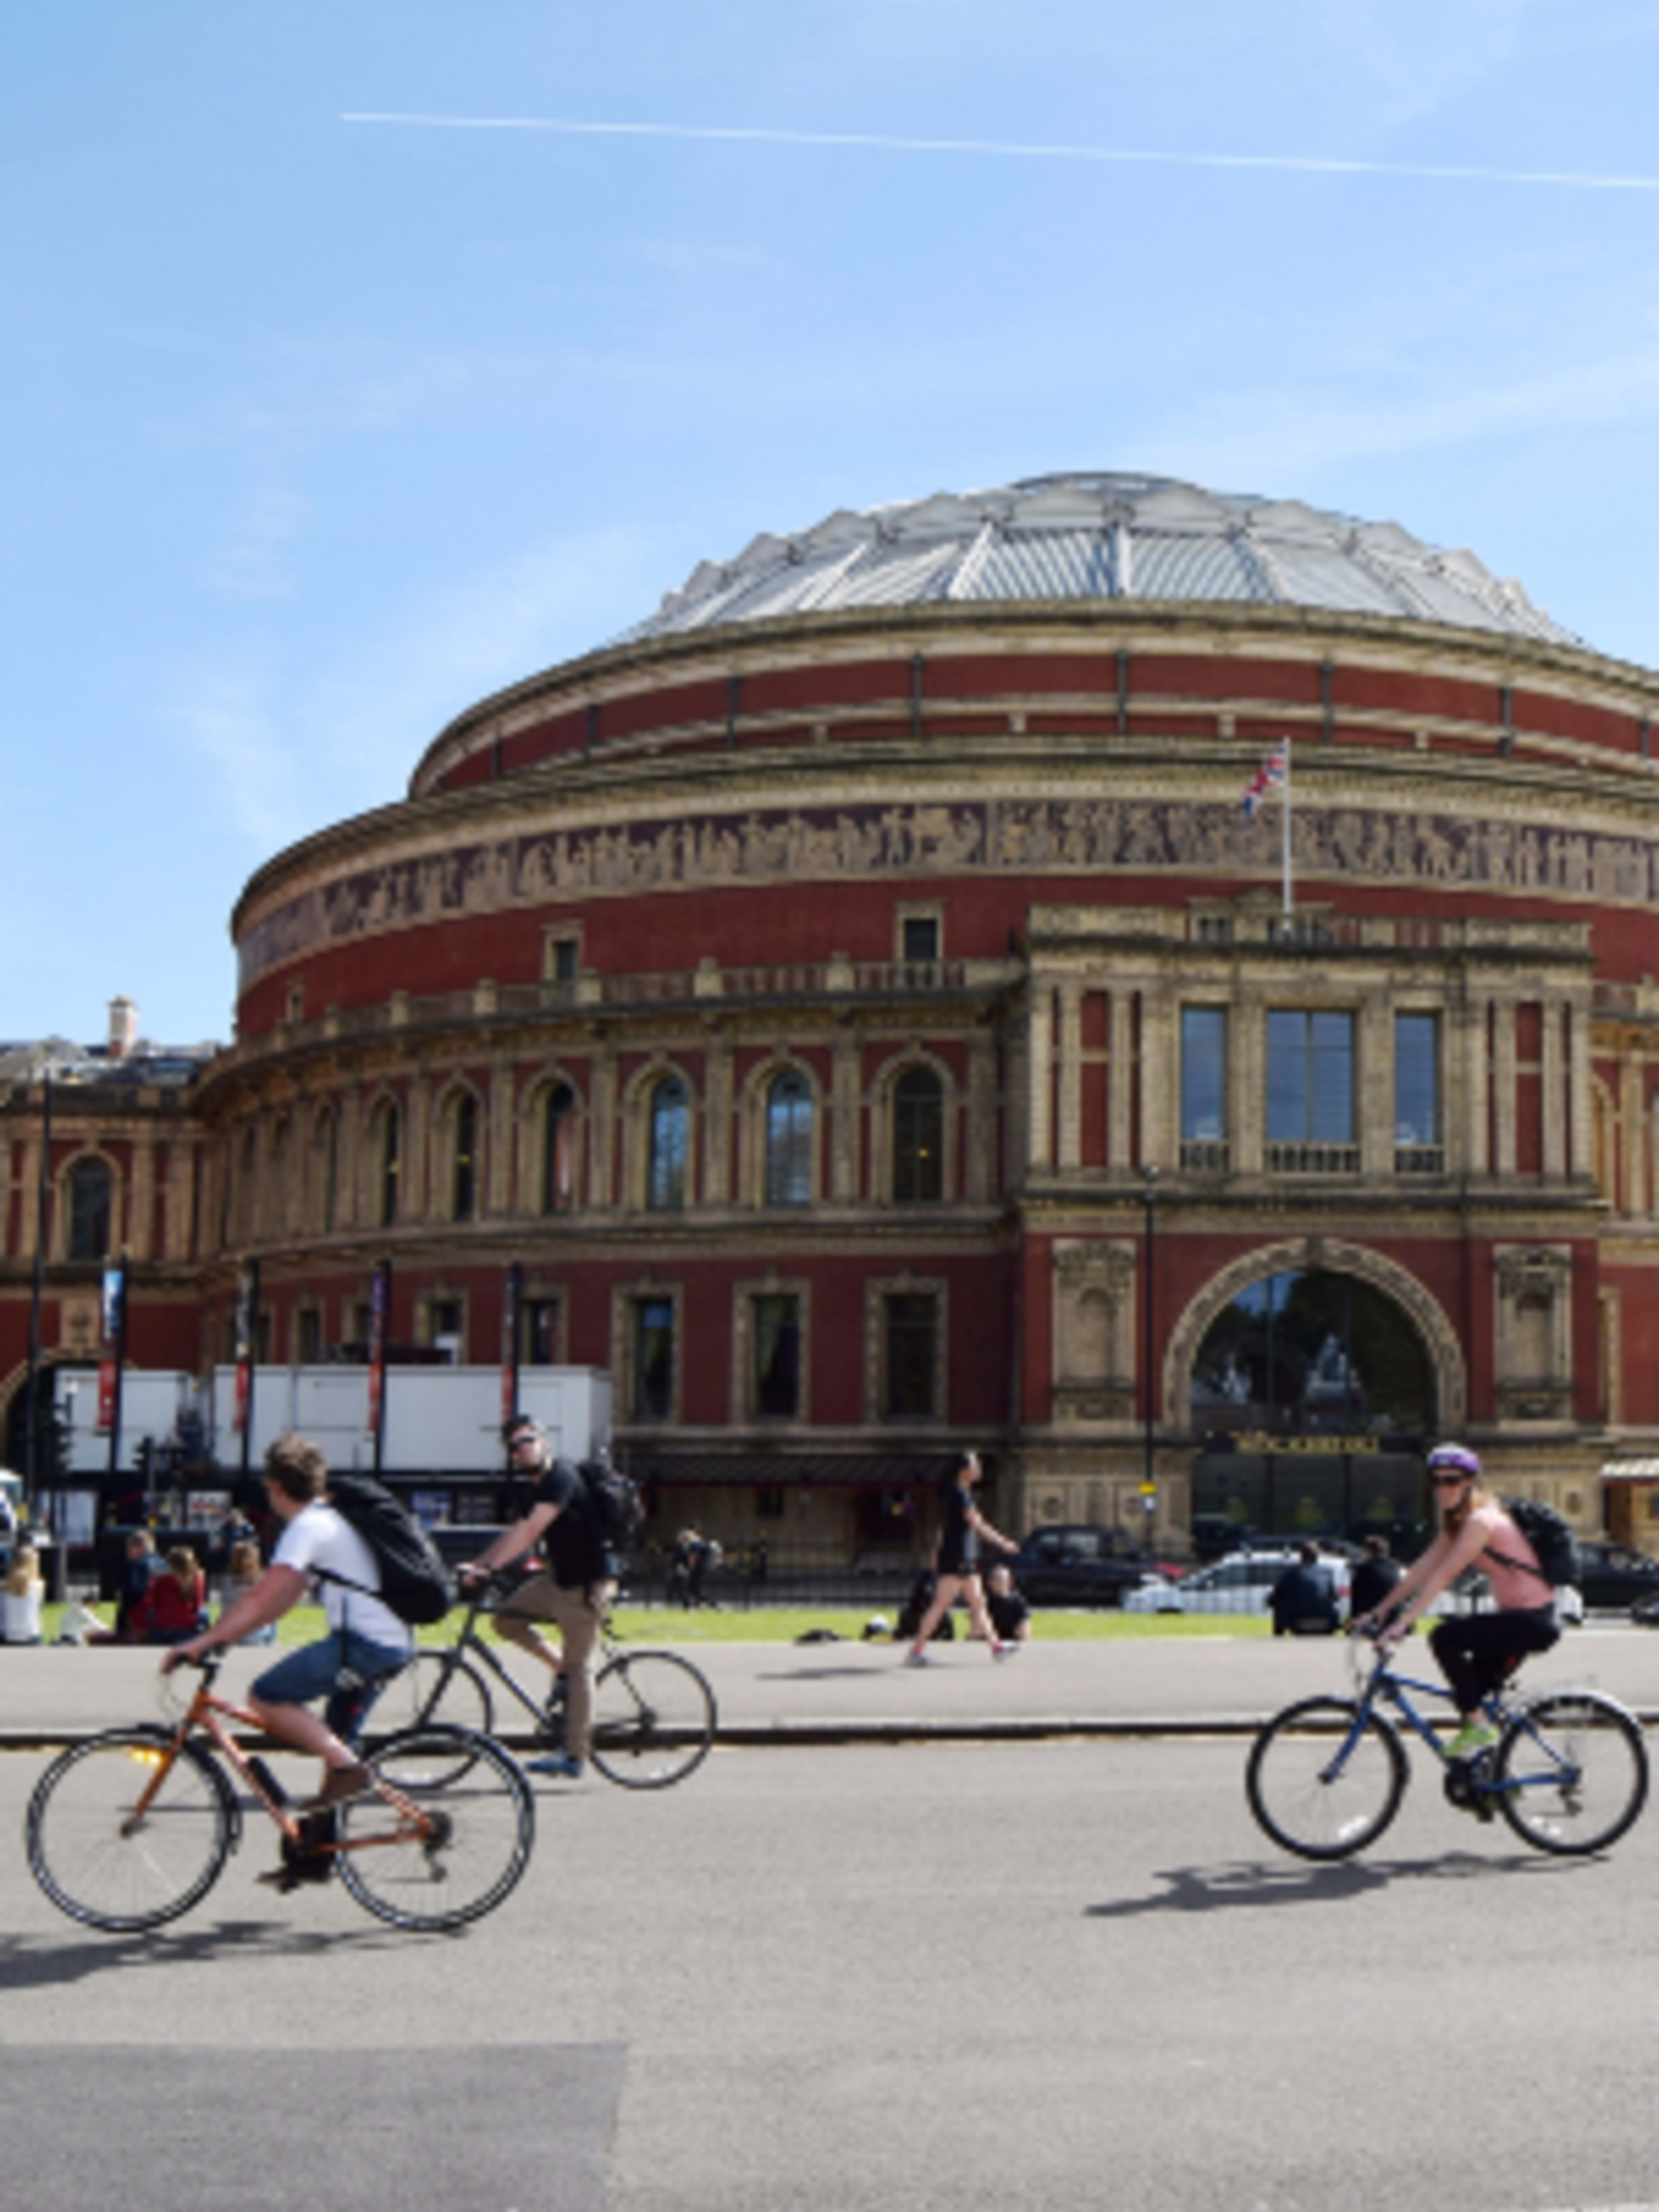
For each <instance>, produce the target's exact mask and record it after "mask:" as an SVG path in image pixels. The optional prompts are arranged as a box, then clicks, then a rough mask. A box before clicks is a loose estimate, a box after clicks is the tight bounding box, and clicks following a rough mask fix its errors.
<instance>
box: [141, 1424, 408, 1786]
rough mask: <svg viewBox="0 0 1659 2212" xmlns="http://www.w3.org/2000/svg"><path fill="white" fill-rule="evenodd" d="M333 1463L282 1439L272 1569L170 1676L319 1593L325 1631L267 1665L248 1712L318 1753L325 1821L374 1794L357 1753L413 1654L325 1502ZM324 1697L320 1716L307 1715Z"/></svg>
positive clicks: (177, 1649) (189, 1647)
mask: <svg viewBox="0 0 1659 2212" xmlns="http://www.w3.org/2000/svg"><path fill="white" fill-rule="evenodd" d="M327 1489H328V1462H327V1461H326V1460H325V1458H324V1457H323V1455H322V1453H321V1452H320V1451H319V1449H318V1448H317V1446H316V1445H315V1444H313V1443H309V1442H308V1441H307V1439H306V1438H305V1437H298V1436H294V1435H288V1436H283V1437H277V1439H276V1443H274V1444H272V1446H271V1447H270V1450H269V1451H268V1452H267V1453H266V1454H265V1495H266V1497H267V1498H268V1499H269V1500H270V1510H271V1511H272V1512H273V1513H274V1514H275V1515H276V1517H277V1519H278V1520H279V1521H280V1522H282V1523H283V1533H282V1535H281V1536H280V1538H279V1539H278V1540H277V1544H276V1550H275V1552H274V1553H272V1554H271V1560H270V1565H269V1566H268V1567H267V1568H266V1569H265V1571H264V1574H263V1575H261V1576H260V1577H259V1579H258V1582H257V1583H254V1584H253V1585H252V1588H250V1589H246V1590H244V1591H243V1592H242V1593H241V1595H240V1596H239V1597H236V1598H234V1599H233V1600H232V1601H231V1602H230V1604H228V1606H226V1607H225V1608H224V1610H223V1612H222V1613H221V1614H220V1616H219V1618H218V1620H216V1621H215V1623H214V1624H213V1626H212V1627H211V1628H207V1629H204V1630H203V1632H202V1633H201V1634H200V1635H199V1636H192V1637H191V1638H190V1639H189V1641H188V1642H187V1643H185V1644H175V1645H174V1646H173V1649H172V1650H170V1651H169V1652H168V1654H167V1657H166V1659H164V1660H163V1661H162V1662H161V1665H162V1672H163V1673H166V1672H167V1671H168V1670H169V1669H170V1668H173V1667H175V1666H179V1665H181V1664H183V1663H184V1662H187V1661H190V1660H192V1659H199V1658H201V1657H202V1656H204V1653H206V1652H209V1651H212V1650H216V1649H217V1648H218V1647H219V1646H221V1645H228V1644H236V1643H240V1641H241V1639H242V1638H244V1637H246V1636H249V1635H251V1634H252V1632H254V1631H255V1630H257V1629H260V1628H263V1627H264V1626H265V1625H266V1624H267V1623H268V1622H270V1621H274V1620H278V1619H280V1617H281V1616H282V1615H283V1613H286V1612H288V1611H289V1607H292V1606H295V1605H297V1604H298V1603H299V1602H300V1600H301V1598H302V1597H304V1596H305V1595H306V1593H307V1589H310V1588H311V1587H312V1583H313V1577H315V1578H316V1582H317V1584H318V1586H319V1588H320V1591H321V1595H322V1601H323V1608H324V1611H325V1614H326V1615H327V1619H328V1627H329V1632H328V1634H327V1635H326V1636H325V1637H323V1638H320V1639H319V1641H318V1642H317V1643H315V1644H303V1645H301V1647H300V1649H299V1650H295V1651H290V1652H288V1653H287V1654H285V1656H283V1658H281V1659H279V1660H278V1661H277V1662H276V1665H275V1666H274V1667H268V1668H266V1669H265V1670H264V1673H263V1674H260V1675H259V1676H258V1680H256V1681H255V1682H254V1684H253V1686H252V1691H251V1692H250V1693H249V1696H248V1699H247V1703H248V1706H249V1709H250V1710H251V1711H252V1712H254V1713H257V1714H258V1717H259V1719H260V1720H261V1721H262V1722H263V1723H264V1725H265V1727H266V1728H267V1729H270V1733H271V1735H275V1736H280V1737H282V1738H283V1741H285V1742H288V1743H291V1744H295V1745H297V1746H298V1747H299V1748H300V1750H301V1751H310V1752H315V1753H316V1754H317V1756H318V1757H319V1759H321V1760H322V1762H323V1769H324V1771H323V1778H322V1787H321V1788H320V1790H319V1791H318V1794H317V1796H315V1797H314V1798H313V1799H312V1801H311V1803H310V1807H309V1808H308V1809H310V1810H313V1811H325V1810H326V1809H327V1808H330V1807H331V1806H334V1805H338V1804H342V1803H343V1802H344V1801H345V1800H346V1799H347V1798H348V1797H356V1796H360V1795H361V1794H362V1791H363V1790H367V1789H368V1787H369V1786H370V1783H371V1780H372V1777H371V1776H370V1773H369V1771H368V1767H367V1766H365V1765H363V1764H362V1762H361V1761H360V1760H359V1759H358V1758H357V1755H356V1751H355V1749H354V1748H353V1747H354V1746H355V1744H356V1740H357V1736H358V1734H359V1732H360V1731H361V1729H362V1724H363V1721H364V1719H365V1717H367V1715H368V1710H369V1707H370V1706H371V1705H373V1704H374V1700H375V1699H376V1698H377V1697H378V1696H379V1695H380V1692H381V1690H382V1689H384V1688H385V1686H386V1683H387V1682H389V1681H390V1680H392V1676H393V1675H394V1674H397V1673H398V1672H399V1671H400V1669H401V1668H404V1667H405V1666H406V1665H407V1664H408V1662H409V1659H410V1653H411V1651H412V1650H413V1639H412V1638H411V1637H410V1632H409V1630H408V1628H407V1627H406V1626H404V1623H403V1622H402V1621H401V1620H398V1616H397V1614H396V1613H393V1612H392V1610H391V1608H390V1607H388V1606H386V1605H384V1604H383V1603H382V1602H381V1601H380V1598H379V1597H377V1596H376V1595H374V1592H375V1591H377V1590H378V1589H379V1588H380V1567H379V1565H377V1563H376V1561H375V1558H374V1553H373V1552H371V1551H370V1549H369V1547H368V1545H367V1544H366V1543H365V1542H364V1541H363V1539H362V1537H361V1536H360V1535H359V1534H357V1531H356V1529H355V1528H352V1527H351V1526H350V1524H349V1522H346V1521H345V1520H344V1519H343V1518H342V1516H340V1515H339V1514H338V1513H337V1512H336V1511H335V1510H334V1509H333V1507H332V1506H331V1505H330V1504H328V1502H327ZM319 1698H323V1699H326V1700H327V1703H326V1705H325V1707H324V1709H323V1711H322V1713H321V1714H320V1715H319V1714H316V1713H313V1712H311V1711H308V1710H307V1708H308V1707H309V1706H310V1705H311V1704H312V1703H313V1701H314V1700H315V1699H319Z"/></svg>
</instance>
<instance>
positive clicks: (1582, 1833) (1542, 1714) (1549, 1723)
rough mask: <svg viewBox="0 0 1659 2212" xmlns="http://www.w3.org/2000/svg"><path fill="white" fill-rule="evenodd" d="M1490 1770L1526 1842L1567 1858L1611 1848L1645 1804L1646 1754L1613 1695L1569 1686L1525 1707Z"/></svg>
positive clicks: (1637, 1731) (1508, 1817) (1633, 1725)
mask: <svg viewBox="0 0 1659 2212" xmlns="http://www.w3.org/2000/svg"><path fill="white" fill-rule="evenodd" d="M1492 1776H1493V1779H1494V1780H1495V1782H1496V1783H1497V1784H1498V1791H1499V1795H1498V1803H1499V1804H1500V1805H1501V1806H1502V1807H1503V1808H1504V1819H1505V1820H1507V1821H1508V1822H1509V1824H1510V1827H1512V1828H1513V1829H1514V1831H1515V1832H1516V1835H1517V1836H1519V1837H1520V1838H1522V1842H1523V1843H1528V1844H1533V1845H1534V1847H1535V1848H1536V1849H1537V1850H1541V1851H1553V1852H1555V1853H1556V1854H1558V1856H1559V1857H1564V1858H1576V1857H1580V1856H1582V1855H1583V1854H1584V1853H1585V1852H1589V1851H1600V1850H1606V1849H1607V1845H1608V1844H1611V1843H1615V1842H1617V1840H1618V1838H1620V1836H1622V1835H1623V1834H1624V1832H1625V1831H1626V1828H1628V1827H1629V1826H1630V1825H1631V1823H1632V1820H1635V1818H1636V1816H1637V1814H1638V1813H1639V1812H1640V1811H1641V1809H1642V1808H1643V1806H1644V1804H1645V1803H1646V1802H1647V1795H1648V1754H1647V1749H1646V1747H1645V1746H1644V1743H1643V1741H1642V1731H1641V1729H1640V1727H1639V1726H1638V1723H1637V1722H1636V1721H1635V1720H1634V1719H1633V1718H1632V1716H1631V1715H1630V1714H1629V1713H1627V1712H1626V1711H1625V1709H1624V1707H1623V1706H1622V1705H1615V1704H1614V1703H1613V1700H1612V1699H1610V1698H1603V1697H1598V1696H1597V1695H1596V1693H1595V1692H1594V1691H1591V1690H1565V1691H1561V1692H1556V1693H1554V1694H1553V1695H1551V1696H1548V1697H1543V1698H1538V1699H1534V1702H1533V1703H1532V1704H1531V1705H1527V1706H1525V1707H1524V1708H1523V1709H1522V1711H1520V1712H1519V1713H1517V1714H1516V1717H1515V1719H1514V1720H1513V1721H1512V1722H1511V1723H1510V1726H1509V1727H1508V1728H1507V1729H1505V1730H1504V1737H1503V1741H1502V1742H1500V1743H1499V1745H1498V1749H1497V1752H1496V1753H1494V1755H1493V1760H1492Z"/></svg>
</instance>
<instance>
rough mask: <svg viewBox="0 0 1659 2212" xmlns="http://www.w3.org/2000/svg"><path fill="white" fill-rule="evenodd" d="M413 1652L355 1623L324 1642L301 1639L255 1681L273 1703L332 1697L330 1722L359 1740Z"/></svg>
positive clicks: (264, 1699)
mask: <svg viewBox="0 0 1659 2212" xmlns="http://www.w3.org/2000/svg"><path fill="white" fill-rule="evenodd" d="M409 1658H410V1655H409V1653H408V1652H407V1651H394V1650H390V1649H389V1648H388V1647H387V1646H386V1644H371V1643H370V1642H369V1640H368V1638H367V1637H366V1636H359V1635H357V1634H356V1632H355V1631H354V1630H352V1629H349V1628H337V1629H335V1630H334V1631H333V1632H332V1633H331V1635H328V1636H325V1637H324V1638H322V1639H321V1641H320V1642H319V1643H316V1644H301V1647H300V1649H299V1650H297V1651H290V1652H289V1653H288V1654H287V1656H285V1657H284V1658H282V1659H279V1660H278V1661H277V1662H276V1665H275V1666H274V1667H267V1668H266V1669H265V1671H264V1674H261V1675H260V1676H259V1678H258V1680H257V1681H256V1682H255V1683H254V1684H253V1694H254V1696H255V1697H256V1698H258V1699H259V1700H260V1701H261V1703H262V1704H264V1705H311V1704H312V1703H313V1701H314V1700H315V1699H318V1698H326V1699H328V1703H327V1705H325V1706H324V1708H323V1722H324V1725H325V1727H327V1728H329V1729H332V1730H333V1732H334V1734H335V1735H337V1736H338V1737H339V1739H340V1741H341V1742H342V1743H350V1744H355V1743H356V1741H357V1738H358V1735H360V1734H361V1732H362V1725H363V1723H364V1722H365V1721H366V1720H367V1719H368V1715H369V1711H370V1708H371V1707H372V1706H373V1705H374V1700H375V1699H377V1698H378V1697H379V1696H380V1692H381V1691H382V1690H383V1689H385V1687H386V1684H387V1683H388V1682H389V1681H390V1680H392V1676H393V1675H394V1674H402V1672H403V1670H404V1668H405V1667H406V1666H407V1665H408V1664H409Z"/></svg>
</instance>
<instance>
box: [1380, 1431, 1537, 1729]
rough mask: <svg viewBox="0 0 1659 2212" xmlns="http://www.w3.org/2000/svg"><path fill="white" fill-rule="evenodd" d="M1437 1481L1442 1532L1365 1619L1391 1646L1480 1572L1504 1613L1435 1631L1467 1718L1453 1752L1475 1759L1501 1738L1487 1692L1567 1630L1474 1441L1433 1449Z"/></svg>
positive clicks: (1463, 1619) (1444, 1668) (1466, 1616)
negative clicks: (1489, 1722)
mask: <svg viewBox="0 0 1659 2212" xmlns="http://www.w3.org/2000/svg"><path fill="white" fill-rule="evenodd" d="M1429 1480H1430V1481H1431V1483H1432V1484H1433V1485H1434V1492H1435V1496H1436V1498H1437V1500H1438V1501H1439V1505H1440V1531H1439V1534H1437V1536H1436V1538H1435V1540H1434V1541H1433V1542H1432V1543H1431V1545H1430V1546H1429V1547H1428V1549H1427V1550H1426V1551H1425V1553H1423V1555H1422V1557H1421V1558H1420V1559H1416V1560H1414V1561H1413V1564H1412V1565H1410V1566H1409V1567H1407V1570H1406V1571H1405V1573H1404V1574H1403V1575H1402V1576H1401V1577H1400V1580H1399V1581H1398V1582H1397V1583H1395V1586H1394V1588H1393V1589H1392V1590H1390V1591H1389V1595H1388V1596H1387V1597H1386V1598H1384V1599H1383V1602H1382V1603H1381V1604H1380V1605H1379V1606H1378V1607H1376V1610H1375V1611H1374V1612H1372V1613H1369V1614H1367V1615H1366V1616H1365V1617H1364V1620H1362V1621H1358V1622H1356V1623H1355V1626H1357V1627H1361V1626H1363V1627H1368V1628H1372V1629H1375V1630H1376V1631H1377V1632H1378V1633H1379V1635H1380V1637H1381V1639H1382V1641H1383V1644H1384V1645H1385V1646H1391V1645H1393V1644H1396V1643H1398V1641H1399V1640H1400V1638H1401V1637H1402V1636H1404V1635H1405V1633H1406V1632H1407V1630H1408V1629H1409V1628H1410V1626H1411V1625H1412V1623H1413V1621H1414V1620H1417V1619H1418V1618H1419V1616H1420V1615H1421V1614H1422V1613H1425V1612H1426V1611H1427V1610H1428V1608H1429V1607H1430V1606H1431V1605H1432V1604H1433V1602H1434V1601H1435V1599H1436V1598H1437V1597H1438V1596H1439V1595H1440V1593H1441V1591H1442V1590H1443V1589H1448V1588H1449V1586H1450V1585H1451V1584H1452V1583H1455V1581H1456V1580H1457V1577H1459V1575H1461V1574H1462V1572H1463V1571H1464V1569H1465V1568H1466V1567H1477V1566H1478V1567H1479V1568H1480V1571H1481V1572H1482V1573H1483V1574H1484V1575H1485V1576H1486V1580H1487V1583H1489V1584H1490V1586H1491V1589H1492V1604H1493V1606H1494V1607H1496V1610H1495V1611H1494V1612H1492V1613H1456V1614H1452V1615H1449V1617H1448V1618H1447V1619H1446V1620H1443V1621H1441V1622H1440V1623H1439V1624H1438V1625H1437V1627H1436V1628H1435V1629H1434V1630H1433V1632H1431V1635H1430V1638H1429V1644H1430V1647H1431V1650H1433V1652H1434V1656H1435V1657H1436V1659H1437V1661H1438V1662H1439V1664H1440V1671H1441V1673H1442V1674H1444V1676H1445V1678H1446V1682H1447V1686H1448V1687H1449V1689H1450V1691H1451V1693H1452V1695H1453V1697H1454V1698H1455V1699H1456V1701H1457V1710H1458V1713H1459V1715H1460V1717H1461V1718H1462V1727H1461V1728H1460V1729H1458V1731H1457V1734H1456V1735H1455V1736H1453V1738H1452V1739H1451V1741H1450V1742H1449V1743H1448V1745H1447V1746H1446V1753H1447V1756H1448V1757H1449V1758H1451V1759H1472V1758H1474V1756H1475V1754H1476V1753H1478V1752H1481V1751H1484V1750H1485V1749H1486V1747H1487V1746H1488V1745H1489V1744H1490V1743H1492V1742H1493V1741H1495V1734H1494V1731H1493V1730H1492V1729H1490V1728H1488V1727H1487V1726H1486V1723H1485V1722H1484V1720H1483V1719H1482V1717H1481V1711H1480V1708H1481V1706H1482V1705H1483V1704H1484V1702H1485V1701H1486V1699H1487V1698H1488V1697H1490V1696H1491V1694H1492V1692H1493V1691H1494V1690H1495V1689H1496V1688H1497V1687H1498V1684H1499V1683H1500V1682H1502V1681H1503V1680H1504V1677H1505V1676H1506V1675H1508V1674H1512V1673H1513V1672H1514V1670H1515V1668H1516V1667H1518V1666H1519V1665H1520V1663H1521V1662H1522V1659H1524V1658H1525V1657H1526V1656H1527V1655H1528V1652H1532V1651H1547V1650H1549V1648H1550V1646H1551V1645H1552V1644H1553V1643H1554V1642H1555V1641H1556V1640H1557V1638H1559V1635H1560V1633H1561V1629H1560V1624H1559V1621H1558V1620H1556V1617H1555V1601H1554V1598H1553V1595H1552V1592H1551V1588H1550V1583H1549V1581H1548V1579H1547V1577H1546V1576H1545V1575H1544V1573H1543V1572H1542V1571H1541V1568H1540V1566H1539V1565H1538V1557H1537V1554H1536V1553H1534V1550H1533V1548H1532V1546H1531V1545H1530V1544H1529V1543H1528V1541H1527V1540H1526V1538H1525V1537H1524V1536H1523V1535H1522V1533H1521V1531H1520V1530H1519V1529H1518V1528H1516V1525H1515V1522H1513V1521H1512V1520H1511V1519H1510V1516H1509V1515H1508V1514H1507V1513H1506V1512H1505V1511H1504V1507H1503V1505H1502V1504H1501V1503H1500V1501H1499V1500H1498V1498H1495V1497H1493V1495H1492V1492H1490V1491H1489V1490H1483V1489H1482V1488H1481V1487H1480V1459H1479V1457H1478V1456H1477V1455H1476V1454H1475V1453H1474V1452H1472V1451H1470V1450H1469V1449H1468V1446H1467V1445H1464V1444H1440V1445H1437V1447H1436V1448H1435V1449H1434V1450H1433V1451H1431V1453H1430V1454H1429Z"/></svg>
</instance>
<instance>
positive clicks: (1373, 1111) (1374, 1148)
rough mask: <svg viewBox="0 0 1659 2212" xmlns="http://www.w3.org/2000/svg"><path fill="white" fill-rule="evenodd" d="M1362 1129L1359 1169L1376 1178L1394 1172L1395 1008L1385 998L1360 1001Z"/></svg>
mask: <svg viewBox="0 0 1659 2212" xmlns="http://www.w3.org/2000/svg"><path fill="white" fill-rule="evenodd" d="M1358 1030H1359V1035H1358V1038H1357V1040H1356V1042H1357V1043H1358V1048H1359V1049H1358V1068H1357V1070H1356V1075H1357V1078H1358V1085H1359V1097H1358V1101H1357V1102H1356V1103H1357V1104H1358V1129H1357V1132H1356V1133H1357V1134H1358V1139H1359V1172H1360V1173H1361V1175H1363V1176H1370V1177H1376V1176H1391V1175H1392V1174H1393V1173H1394V1133H1395V1115H1394V1084H1395V1071H1394V1008H1393V1006H1391V1005H1390V1004H1389V1001H1388V1000H1385V999H1376V1000H1373V999H1365V1000H1362V1001H1361V1003H1360V1008H1359V1021H1358Z"/></svg>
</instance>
